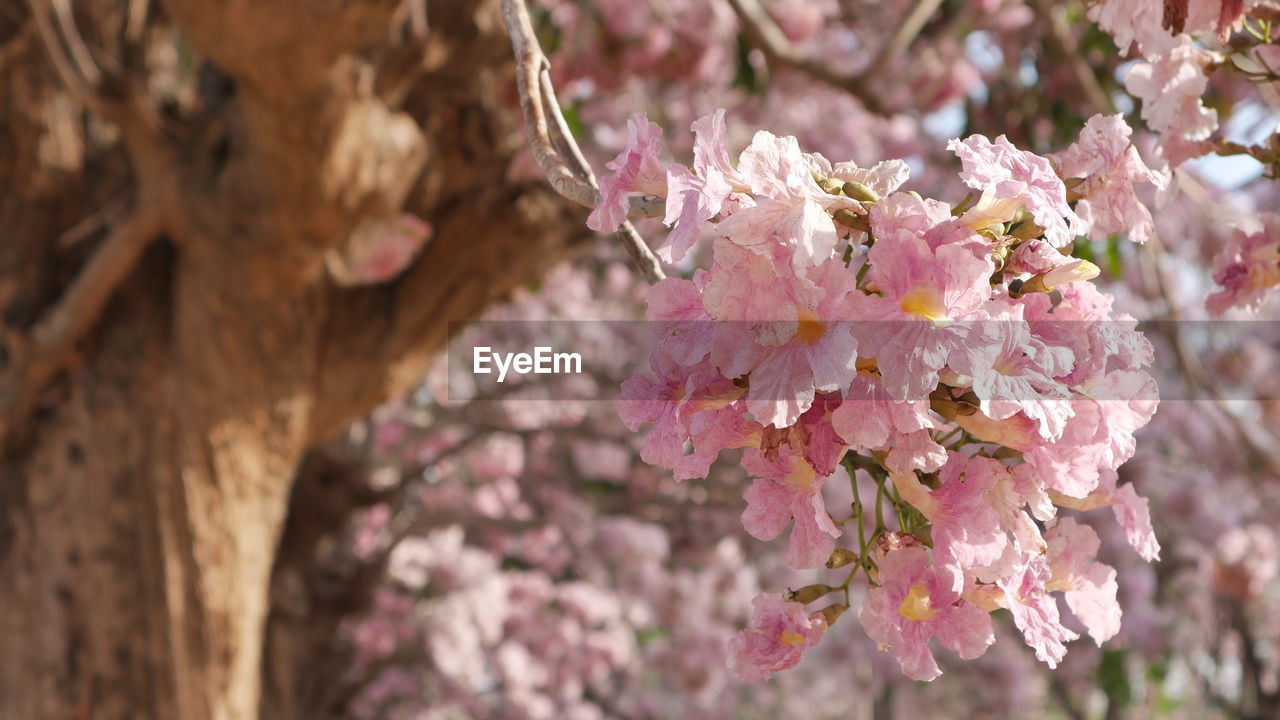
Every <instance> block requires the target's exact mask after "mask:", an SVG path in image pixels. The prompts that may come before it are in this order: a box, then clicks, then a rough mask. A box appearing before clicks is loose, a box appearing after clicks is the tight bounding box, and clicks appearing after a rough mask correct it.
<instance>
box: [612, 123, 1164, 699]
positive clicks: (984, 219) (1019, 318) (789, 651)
mask: <svg viewBox="0 0 1280 720" xmlns="http://www.w3.org/2000/svg"><path fill="white" fill-rule="evenodd" d="M628 128H629V132H628V136H629V142H628V144H627V147H626V148H625V149H624V150H623V152H622V153H621V154H619V156H618V157H617V158H616V159H615V160H614V161H613V162H612V163H610V165H609V168H610V169H611V170H612V171H613V175H612V176H610V177H608V178H605V179H602V182H601V187H602V193H603V199H602V201H601V203H600V206H599V207H598V208H597V209H596V211H595V212H594V213H593V214H592V216H591V218H590V220H589V224H590V225H591V226H592V227H593V228H595V229H597V230H604V231H607V230H612V229H615V228H616V227H617V225H618V224H619V223H620V222H621V220H622V218H623V217H624V214H625V208H626V203H627V201H628V197H629V196H630V194H632V193H644V194H649V195H656V196H661V197H665V198H666V203H667V205H666V207H667V213H666V217H665V222H666V224H667V225H669V226H670V227H671V228H672V230H671V233H670V235H669V237H668V239H667V242H666V243H665V244H664V245H663V246H662V248H661V253H662V255H663V257H664V259H667V260H678V259H681V258H683V257H684V256H685V255H686V254H688V252H689V250H690V249H691V248H692V247H693V246H694V245H695V244H697V243H698V242H700V241H701V242H705V243H707V244H709V245H710V246H711V265H710V268H709V269H705V270H704V269H699V270H696V271H695V272H694V273H693V275H692V277H691V278H688V279H684V278H672V279H667V280H664V281H662V282H660V283H658V284H657V285H655V286H654V287H653V288H652V289H651V290H650V291H649V294H648V302H649V310H648V318H649V319H650V320H651V321H653V322H655V323H657V324H658V325H659V327H660V329H661V333H660V340H659V342H658V344H657V345H656V347H654V349H653V350H652V353H651V355H650V362H649V368H648V369H649V371H650V372H647V373H643V374H640V375H637V376H636V377H633V378H632V379H630V380H628V381H627V382H626V383H624V384H623V386H622V391H621V396H620V399H619V401H618V409H619V412H620V414H621V416H622V419H623V420H624V422H625V423H627V425H628V426H629V427H630V428H631V429H633V430H638V429H639V428H640V427H641V426H642V425H644V424H646V423H651V424H652V426H651V428H650V429H649V432H648V434H647V436H646V438H645V443H644V447H643V450H642V457H643V459H644V460H645V461H646V462H650V463H654V464H657V465H661V466H664V467H668V468H671V469H672V470H673V471H674V472H675V476H676V477H677V478H685V479H688V478H696V477H701V476H704V475H705V474H706V473H707V471H708V468H709V467H710V465H711V463H712V462H713V461H714V460H715V459H716V458H717V456H718V455H719V453H720V451H722V450H725V449H730V448H744V449H745V450H744V451H743V456H742V464H743V466H744V467H745V468H746V469H747V470H748V471H749V472H750V473H751V474H752V475H753V476H754V478H755V479H754V481H753V483H752V484H751V486H750V487H749V488H748V489H747V491H746V493H745V501H746V509H745V510H744V512H743V514H742V523H743V526H744V527H745V529H746V530H747V532H748V533H750V534H751V535H753V536H754V537H756V538H758V539H761V540H770V539H773V538H775V537H779V536H781V535H783V534H784V533H786V532H787V528H788V526H790V539H789V545H788V548H789V549H788V555H787V561H788V563H789V564H790V565H791V566H793V567H795V568H816V567H822V566H824V565H825V566H827V567H832V568H835V567H845V568H848V576H847V578H846V579H845V581H844V583H843V584H841V585H837V586H828V585H814V586H808V587H806V588H802V589H801V590H799V591H795V592H794V593H791V594H790V595H789V596H785V597H784V596H779V595H766V596H762V597H761V598H758V599H757V601H756V603H755V614H754V616H753V619H752V621H751V624H750V626H749V627H748V629H747V630H745V631H744V633H743V634H742V635H741V636H739V638H738V639H737V640H735V641H734V643H733V645H732V647H731V653H732V657H731V660H730V663H731V667H733V669H734V671H735V673H736V674H737V675H738V676H739V677H740V678H741V679H743V680H759V679H763V678H765V677H768V676H769V674H770V673H771V672H774V671H777V670H782V669H785V668H788V667H791V666H793V665H794V664H795V663H796V662H798V661H799V659H800V656H801V655H802V654H803V653H804V651H805V650H807V649H808V648H810V647H811V646H813V645H814V644H815V643H816V642H817V641H818V640H819V639H820V638H821V636H823V635H824V634H825V633H827V632H829V630H828V628H829V627H830V626H831V624H832V623H834V622H835V620H836V619H838V618H839V617H840V615H841V613H842V612H844V610H845V609H846V608H848V607H849V605H850V602H851V597H852V595H851V590H850V588H851V585H850V582H851V580H852V579H853V578H854V576H855V575H856V573H857V572H858V571H862V572H864V573H865V575H866V576H867V578H868V580H869V582H870V591H869V592H868V594H867V596H866V599H865V601H864V602H863V603H862V606H861V609H860V611H859V613H858V616H859V618H860V621H861V623H862V625H863V626H864V628H865V629H866V630H867V633H868V634H869V635H870V636H871V638H872V639H873V640H875V642H876V643H877V644H878V645H879V646H880V647H881V648H882V649H884V650H891V651H892V652H893V653H894V655H895V657H896V658H897V659H898V662H899V664H900V665H901V667H902V669H903V671H904V672H905V673H906V674H907V675H908V676H910V677H912V678H916V679H921V680H930V679H933V678H934V677H937V676H938V675H939V674H940V672H941V671H940V670H939V668H938V666H937V664H936V662H935V660H934V656H933V654H932V651H931V650H930V642H929V641H930V639H931V638H933V637H935V636H936V637H937V639H938V641H939V643H940V644H941V645H943V646H944V647H947V648H949V649H951V650H953V651H955V652H956V653H957V654H958V655H959V656H960V657H961V658H963V659H972V658H976V657H977V656H979V655H981V654H982V653H983V652H984V651H985V650H986V648H987V647H988V646H989V645H990V644H991V643H992V642H994V634H993V631H992V627H991V620H990V613H991V612H993V611H995V610H997V609H1001V608H1003V609H1007V610H1009V611H1010V613H1011V614H1012V616H1013V619H1014V622H1015V624H1016V626H1017V628H1018V629H1019V630H1020V631H1021V633H1022V635H1023V637H1024V639H1025V640H1026V642H1027V644H1028V645H1030V646H1031V647H1032V648H1034V650H1035V653H1036V655H1037V657H1039V658H1040V659H1041V660H1042V661H1044V662H1045V663H1047V664H1048V665H1050V666H1054V665H1055V664H1056V663H1058V662H1059V661H1061V660H1062V658H1063V656H1064V655H1065V652H1066V647H1065V643H1066V642H1068V641H1070V640H1072V639H1075V638H1076V637H1077V634H1076V633H1075V632H1074V631H1072V630H1071V629H1069V628H1068V627H1067V626H1066V625H1065V624H1064V622H1063V619H1062V615H1061V614H1060V611H1059V605H1058V594H1059V593H1060V594H1061V597H1062V599H1064V600H1065V601H1066V603H1067V607H1068V608H1069V609H1070V610H1071V612H1072V613H1073V614H1074V615H1075V617H1076V618H1077V619H1078V620H1079V621H1080V622H1081V623H1082V624H1083V626H1084V628H1085V629H1086V630H1087V632H1088V634H1089V635H1090V637H1092V638H1093V639H1094V640H1095V641H1096V642H1098V643H1102V642H1103V641H1105V640H1107V639H1108V638H1110V637H1111V636H1113V635H1114V634H1115V633H1116V632H1117V631H1118V629H1119V618H1120V609H1119V606H1118V604H1117V602H1116V589H1117V585H1116V581H1115V571H1114V570H1113V569H1112V568H1111V567H1109V566H1107V565H1104V564H1102V563H1099V562H1097V561H1096V560H1095V555H1096V551H1097V549H1098V546H1099V540H1098V536H1097V534H1096V533H1095V532H1094V530H1093V529H1092V528H1091V527H1089V526H1087V525H1082V524H1080V523H1078V522H1076V521H1075V520H1074V519H1073V518H1071V517H1067V516H1064V515H1062V513H1061V512H1060V510H1061V509H1062V508H1070V509H1074V510H1092V509H1097V508H1102V507H1111V508H1112V510H1113V512H1114V515H1115V517H1116V519H1117V520H1118V521H1119V523H1120V525H1121V526H1122V527H1123V529H1124V532H1125V534H1126V536H1127V538H1128V540H1129V542H1130V543H1131V544H1132V545H1133V547H1134V548H1136V549H1137V550H1138V552H1139V553H1140V554H1141V555H1142V556H1143V557H1144V558H1145V559H1147V560H1151V559H1154V558H1155V557H1156V556H1157V555H1158V545H1157V543H1156V540H1155V537H1154V535H1153V532H1152V529H1151V524H1150V518H1149V514H1148V512H1147V508H1146V501H1145V500H1143V499H1142V498H1140V497H1139V496H1138V495H1137V494H1136V492H1135V491H1134V489H1133V487H1132V486H1131V485H1129V484H1125V485H1118V484H1117V473H1116V471H1117V469H1118V468H1119V466H1120V465H1121V464H1122V463H1124V462H1125V461H1126V460H1128V459H1129V458H1130V457H1131V456H1132V455H1133V453H1134V447H1135V444H1134V438H1133V433H1134V432H1135V431H1136V430H1137V429H1138V428H1140V427H1142V426H1143V425H1145V424H1146V423H1147V421H1148V420H1149V419H1150V418H1151V416H1152V414H1153V413H1154V411H1155V407H1156V390H1155V383H1154V380H1153V379H1152V378H1151V376H1150V375H1149V374H1148V373H1147V372H1146V370H1145V369H1144V368H1146V367H1147V366H1148V365H1150V363H1151V362H1152V347H1151V345H1150V343H1148V341H1147V340H1146V339H1145V338H1144V337H1143V336H1142V335H1141V333H1139V332H1138V331H1137V330H1136V329H1135V322H1134V321H1133V319H1132V318H1129V317H1127V316H1124V315H1119V314H1116V313H1113V312H1112V298H1111V297H1110V296H1109V295H1106V294H1104V293H1101V292H1099V291H1098V290H1097V289H1096V288H1095V287H1094V286H1093V285H1092V284H1090V283H1089V282H1088V280H1089V279H1091V278H1092V277H1094V276H1095V275H1096V274H1097V272H1098V270H1097V268H1096V267H1094V266H1093V265H1092V264H1091V263H1089V262H1087V261H1084V260H1080V259H1077V258H1073V257H1072V256H1071V255H1070V253H1069V250H1070V247H1071V244H1072V241H1073V240H1074V239H1075V238H1077V237H1078V236H1080V235H1089V234H1092V233H1094V232H1100V233H1102V234H1104V235H1105V234H1109V233H1111V232H1115V231H1116V230H1117V229H1119V228H1125V227H1130V226H1132V227H1134V229H1135V232H1134V233H1133V238H1134V239H1135V240H1138V241H1141V240H1144V239H1145V238H1146V234H1148V233H1149V226H1150V214H1149V212H1148V211H1146V209H1145V208H1144V207H1143V206H1142V205H1141V203H1139V202H1138V201H1137V199H1136V196H1135V195H1134V194H1133V189H1132V186H1133V184H1134V183H1137V182H1150V183H1159V182H1160V178H1159V176H1157V175H1155V174H1154V173H1152V172H1151V171H1150V170H1148V169H1147V168H1146V167H1145V166H1144V165H1143V164H1142V162H1141V160H1140V159H1139V158H1138V156H1137V154H1136V152H1133V151H1132V147H1131V146H1130V145H1129V141H1128V135H1129V129H1128V127H1127V126H1126V125H1125V124H1124V122H1123V121H1122V120H1121V119H1120V118H1119V117H1110V118H1108V117H1102V116H1099V117H1096V118H1094V119H1093V120H1091V121H1090V122H1089V124H1088V125H1087V127H1086V129H1085V132H1084V133H1082V135H1081V139H1080V142H1079V143H1078V144H1077V145H1076V146H1073V147H1072V148H1068V149H1067V151H1065V152H1064V153H1063V154H1062V155H1060V156H1059V157H1058V158H1056V165H1055V161H1054V160H1051V159H1049V158H1045V157H1041V156H1038V155H1036V154H1033V153H1030V152H1026V151H1023V150H1020V149H1018V148H1016V147H1014V146H1013V144H1012V143H1010V142H1009V141H1008V140H1007V139H1005V138H1004V137H999V138H996V139H995V140H994V141H992V140H989V139H988V138H986V137H983V136H972V137H969V138H967V139H964V140H954V141H952V142H951V143H950V145H949V147H950V149H952V150H953V151H954V152H955V153H956V155H958V156H959V158H960V160H961V163H962V165H963V169H962V171H961V173H960V178H961V180H962V181H963V182H964V184H965V185H967V186H968V187H969V189H970V190H971V192H970V193H969V196H968V198H966V200H965V201H963V202H962V203H960V204H959V205H957V206H952V205H951V204H948V203H945V202H942V201H939V200H935V199H926V198H922V197H920V196H919V195H917V194H915V193H913V192H907V191H903V190H902V189H901V188H902V186H903V185H904V183H905V182H906V181H907V180H908V175H909V172H908V167H907V165H906V163H904V162H902V161H897V160H889V161H884V162H880V163H878V164H876V165H874V166H872V167H858V166H857V165H856V164H854V163H851V162H844V163H835V164H832V163H831V162H830V161H828V160H827V159H826V158H824V157H822V156H820V155H817V154H806V153H804V152H802V151H801V149H800V146H799V143H798V142H797V141H796V139H795V138H791V137H778V136H775V135H773V134H771V133H769V132H763V131H762V132H758V133H756V135H755V137H754V138H753V140H752V141H751V143H750V145H749V146H748V147H747V148H746V149H745V150H743V151H742V153H741V154H740V155H739V157H738V161H737V163H736V166H735V164H734V163H732V162H731V161H730V158H729V153H728V150H727V148H726V146H725V141H724V137H725V127H724V121H723V114H722V113H716V114H713V115H709V116H706V117H703V118H701V119H699V120H698V121H696V122H694V123H693V126H692V129H693V131H694V133H695V139H694V152H693V165H692V166H691V167H690V166H685V165H682V164H678V163H664V162H663V161H662V159H661V157H660V155H659V153H660V149H661V140H662V132H661V129H660V128H659V127H658V126H656V125H654V124H653V123H650V122H648V121H647V120H646V119H645V118H644V117H643V116H637V117H636V118H633V120H632V121H631V122H630V124H629V126H628ZM1064 178H1066V179H1069V180H1072V183H1071V185H1072V188H1073V190H1072V191H1069V190H1068V185H1067V183H1066V182H1064ZM1073 205H1074V207H1073ZM841 466H843V468H844V471H843V474H846V475H847V477H848V480H849V482H850V483H851V487H852V488H853V491H854V497H855V502H854V504H853V507H852V511H851V512H841V513H836V514H832V513H831V512H830V511H829V508H828V507H827V505H826V500H825V496H824V492H823V491H824V485H825V484H826V483H827V481H828V480H830V479H832V478H833V477H837V475H838V474H840V473H839V472H838V469H839V468H841ZM863 477H869V478H870V479H871V480H872V481H874V486H875V488H876V490H875V493H876V496H875V498H876V499H875V501H874V502H873V501H872V500H871V499H870V498H869V497H868V498H867V500H866V502H863V501H862V500H861V499H859V494H858V485H859V481H860V478H863ZM885 506H888V507H890V508H891V509H892V515H893V516H894V517H891V518H890V519H889V520H886V519H885V518H884V514H883V512H882V510H883V508H884V507H885ZM895 521H896V522H895ZM841 541H843V542H844V544H846V545H848V547H838V545H839V544H840V543H841ZM829 596H830V597H832V598H836V599H835V602H833V603H831V604H829V605H827V606H826V607H823V608H821V609H819V610H816V611H809V610H807V609H806V608H805V606H807V605H809V604H810V603H814V602H816V601H818V600H819V599H821V598H824V597H829Z"/></svg>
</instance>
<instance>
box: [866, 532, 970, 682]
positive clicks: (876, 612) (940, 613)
mask: <svg viewBox="0 0 1280 720" xmlns="http://www.w3.org/2000/svg"><path fill="white" fill-rule="evenodd" d="M955 572H956V571H955V570H954V569H951V568H946V567H936V566H933V565H931V564H930V562H929V553H928V551H927V550H925V549H924V548H922V547H901V548H898V549H897V550H893V551H891V552H889V553H888V554H887V555H885V556H884V558H883V559H882V560H881V561H880V586H879V587H876V588H873V589H872V590H871V592H870V593H868V594H867V599H866V601H865V602H863V604H862V610H861V611H860V612H859V614H858V620H859V622H861V623H862V627H863V628H865V629H866V631H867V635H869V636H870V637H871V639H872V640H874V641H875V642H876V644H877V645H879V646H880V649H881V650H884V651H890V650H892V651H893V654H894V657H896V658H897V659H898V664H899V665H900V666H901V667H902V672H903V673H905V674H906V676H907V677H909V678H912V679H915V680H932V679H934V678H936V677H938V676H939V675H941V674H942V671H941V670H940V669H938V663H937V661H936V660H934V657H933V652H932V651H931V650H930V649H929V639H930V638H931V637H935V636H936V637H937V638H938V641H939V642H941V643H942V645H943V647H946V648H949V649H951V650H954V651H955V652H956V653H957V654H959V655H960V657H961V658H963V659H965V660H973V659H975V658H977V657H980V656H981V655H982V654H983V653H984V652H986V650H987V648H988V647H989V646H990V645H991V644H992V643H993V642H995V633H994V632H993V631H992V628H991V616H990V615H988V614H987V613H986V612H984V611H983V610H981V609H980V608H978V607H977V606H975V605H972V604H970V603H969V602H967V601H965V600H962V599H961V598H960V594H959V593H957V592H956V591H955V590H954V589H953V588H954V587H955V585H956V583H955V582H954V578H953V575H954V574H955Z"/></svg>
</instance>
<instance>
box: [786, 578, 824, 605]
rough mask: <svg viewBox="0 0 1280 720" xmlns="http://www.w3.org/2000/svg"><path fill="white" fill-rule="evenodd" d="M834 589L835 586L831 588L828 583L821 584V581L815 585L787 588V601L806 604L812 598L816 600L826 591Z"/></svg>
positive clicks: (811, 600)
mask: <svg viewBox="0 0 1280 720" xmlns="http://www.w3.org/2000/svg"><path fill="white" fill-rule="evenodd" d="M835 589H836V588H833V587H831V586H830V585H823V584H822V583H817V584H815V585H805V586H804V587H802V588H800V589H799V590H788V591H787V600H788V601H789V602H798V603H801V604H802V605H808V604H809V603H811V602H813V601H814V600H817V599H818V598H820V597H823V596H824V595H826V594H827V593H830V592H831V591H833V590H835Z"/></svg>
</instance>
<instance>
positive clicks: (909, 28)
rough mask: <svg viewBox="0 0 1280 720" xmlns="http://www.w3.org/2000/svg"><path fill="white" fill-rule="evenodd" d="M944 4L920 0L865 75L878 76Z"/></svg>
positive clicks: (937, 1) (931, 0)
mask: <svg viewBox="0 0 1280 720" xmlns="http://www.w3.org/2000/svg"><path fill="white" fill-rule="evenodd" d="M941 5H942V0H918V2H916V6H915V7H913V8H911V12H910V13H908V14H907V19H906V20H903V21H902V24H901V25H899V26H898V31H897V32H896V33H894V34H893V38H891V39H890V40H889V42H887V43H885V44H884V47H882V48H880V52H879V54H877V55H876V59H875V61H874V62H872V63H871V67H870V68H868V69H867V71H866V72H865V73H863V75H865V76H866V77H876V76H878V75H879V74H880V73H881V72H882V71H883V70H884V69H885V68H887V67H888V66H889V63H890V62H893V59H894V58H896V57H898V56H899V55H901V54H902V53H903V51H905V50H906V49H907V48H908V47H909V46H910V45H911V43H912V42H913V41H915V39H916V37H917V36H918V35H919V34H920V31H921V30H924V26H925V24H926V23H928V22H929V18H930V17H932V16H933V14H934V13H935V12H937V11H938V8H939V7H940V6H941Z"/></svg>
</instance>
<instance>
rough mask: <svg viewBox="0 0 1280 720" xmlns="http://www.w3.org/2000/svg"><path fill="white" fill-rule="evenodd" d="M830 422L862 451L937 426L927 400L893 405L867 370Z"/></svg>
mask: <svg viewBox="0 0 1280 720" xmlns="http://www.w3.org/2000/svg"><path fill="white" fill-rule="evenodd" d="M831 423H832V425H833V426H834V427H835V430H836V432H837V433H839V434H840V437H842V438H844V440H845V442H847V443H849V444H850V445H852V446H853V447H854V448H856V449H858V450H864V451H869V450H880V449H884V448H888V447H891V446H892V444H893V440H894V439H896V438H899V437H901V436H903V435H907V434H910V433H914V432H917V431H920V430H932V429H934V428H935V427H936V425H937V423H936V421H935V420H934V419H933V416H932V415H931V414H930V413H929V401H928V400H927V399H920V400H908V401H905V402H895V401H894V400H893V399H891V398H890V397H889V394H888V393H887V392H886V391H885V389H884V384H883V383H882V382H881V381H880V376H879V375H878V374H877V373H874V372H871V371H869V370H864V371H861V372H859V373H858V375H857V377H855V378H854V380H853V382H852V383H851V384H850V385H849V391H848V392H847V393H846V394H845V399H844V402H843V403H841V404H840V407H838V408H836V410H835V412H834V413H832V415H831Z"/></svg>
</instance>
